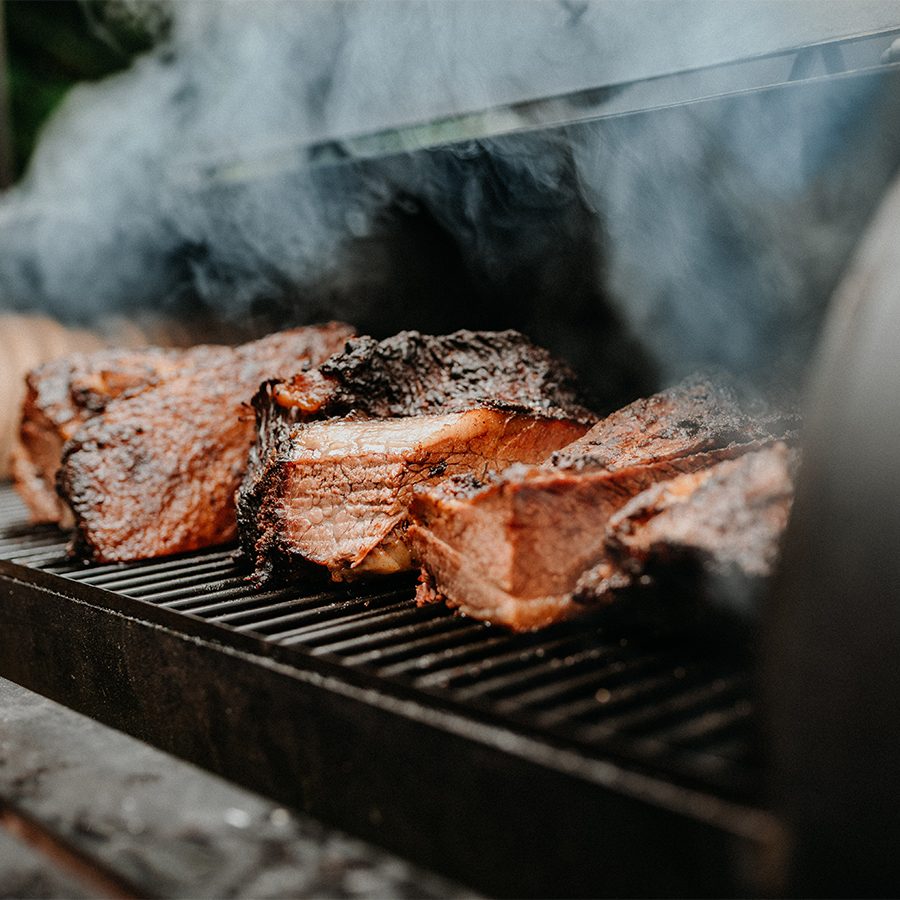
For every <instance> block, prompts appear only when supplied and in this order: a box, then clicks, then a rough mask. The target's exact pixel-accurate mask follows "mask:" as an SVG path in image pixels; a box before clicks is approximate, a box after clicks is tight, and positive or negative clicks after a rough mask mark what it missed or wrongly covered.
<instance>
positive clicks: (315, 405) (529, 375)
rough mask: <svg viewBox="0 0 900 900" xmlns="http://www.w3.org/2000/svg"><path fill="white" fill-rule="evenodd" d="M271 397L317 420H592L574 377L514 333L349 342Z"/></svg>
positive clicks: (408, 335)
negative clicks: (505, 411)
mask: <svg viewBox="0 0 900 900" xmlns="http://www.w3.org/2000/svg"><path fill="white" fill-rule="evenodd" d="M273 396H274V398H275V400H276V401H277V402H278V403H279V404H281V405H283V406H292V405H297V406H299V407H300V408H302V409H303V410H304V411H305V412H306V413H307V417H312V416H314V417H315V418H332V417H338V416H348V415H356V416H367V417H370V418H392V417H397V416H417V415H429V414H433V413H448V412H462V411H464V410H466V409H471V408H472V406H473V405H476V404H477V405H490V404H497V405H498V407H504V408H514V409H521V410H522V411H523V412H530V413H544V414H547V415H557V414H561V415H563V416H565V417H567V418H577V417H584V418H585V420H586V421H588V420H589V421H594V419H595V418H596V417H595V416H593V415H592V414H591V413H590V412H589V411H588V410H586V409H585V408H584V407H583V406H582V405H581V398H580V393H579V390H578V388H577V386H576V379H575V375H574V373H573V372H572V371H571V370H570V369H569V368H568V367H567V366H566V365H564V364H563V363H561V362H560V361H559V360H557V359H554V357H553V356H551V355H550V353H548V352H547V351H546V350H544V349H543V348H542V347H537V346H535V345H534V344H533V343H531V341H529V340H528V338H526V337H525V336H524V335H522V334H520V333H519V332H517V331H498V332H478V331H457V332H454V333H453V334H448V335H437V336H436V335H424V334H420V333H419V332H417V331H401V332H400V333H399V334H397V335H394V336H393V337H390V338H387V339H386V340H383V341H376V340H375V339H374V338H371V337H360V338H354V339H353V340H351V341H348V343H347V346H346V349H345V351H344V352H343V353H340V354H337V355H335V356H333V357H332V358H331V359H329V360H327V361H326V362H325V363H323V364H322V365H321V366H319V368H318V369H317V370H316V371H315V372H311V373H308V374H306V375H303V374H301V375H300V376H298V377H297V378H296V379H294V381H293V382H288V383H286V384H284V385H283V386H278V388H277V389H276V390H274V391H273ZM311 398H312V399H311Z"/></svg>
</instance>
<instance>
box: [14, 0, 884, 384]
mask: <svg viewBox="0 0 900 900" xmlns="http://www.w3.org/2000/svg"><path fill="white" fill-rule="evenodd" d="M811 11H814V12H815V15H810V12H811ZM169 16H170V17H171V22H172V25H171V30H170V32H169V33H168V36H167V37H166V39H165V40H164V41H163V42H162V43H160V45H159V46H158V47H157V48H156V49H155V50H154V51H152V52H150V53H148V54H146V55H145V56H143V57H142V58H140V59H138V60H137V61H136V62H135V64H134V65H133V66H132V68H131V69H130V70H128V71H127V72H125V73H122V74H120V75H116V76H113V77H111V78H109V79H106V80H105V81H103V82H100V83H97V84H92V85H84V86H79V87H77V88H75V89H74V90H72V91H71V93H70V94H69V95H68V96H67V98H66V100H65V101H64V103H63V104H62V107H61V108H60V109H59V110H58V112H57V113H56V114H55V115H54V117H53V119H52V120H51V122H50V123H49V124H48V126H47V127H46V129H45V131H44V133H43V134H42V137H41V140H40V142H39V146H38V148H37V150H36V153H35V155H34V158H33V160H32V162H31V165H30V168H29V170H28V172H27V174H26V176H25V178H24V179H23V181H22V182H21V183H20V184H19V185H18V186H16V187H15V188H14V189H13V190H11V191H10V192H8V193H7V195H6V196H4V197H3V198H2V200H0V306H4V305H5V306H7V307H10V308H15V309H35V308H36V309H40V310H42V311H46V312H50V313H53V314H56V315H58V316H60V317H61V318H63V319H65V320H68V321H82V322H84V321H90V320H91V319H93V318H96V317H98V316H104V315H107V314H109V313H110V312H115V313H117V314H121V313H126V314H127V313H129V312H137V311H139V310H146V309H148V308H149V309H154V310H158V311H163V312H169V313H171V314H173V315H187V314H189V313H190V312H191V311H193V310H196V309H197V308H198V307H199V308H202V309H206V310H212V311H214V312H215V314H216V315H218V316H222V317H226V318H227V317H231V318H233V319H235V320H242V321H247V320H255V319H256V318H259V319H260V321H261V322H263V323H264V324H266V325H273V324H274V325H277V324H280V323H281V322H288V321H302V320H309V319H314V318H321V317H323V316H326V315H334V316H343V317H345V318H348V319H350V320H352V321H355V322H357V323H358V324H359V325H360V327H362V328H365V329H372V330H376V331H377V330H381V331H382V332H383V331H389V330H392V329H396V328H399V327H403V326H419V327H431V328H435V329H438V328H451V327H458V326H462V325H470V326H495V327H496V326H505V325H510V326H516V327H521V328H524V329H526V330H528V331H530V332H531V333H532V334H533V335H534V336H535V337H536V338H538V339H540V340H544V341H545V342H546V343H548V344H549V345H550V346H552V347H553V348H554V349H556V350H558V351H560V352H563V353H565V354H566V355H567V356H569V358H570V359H571V360H572V361H573V362H574V363H575V364H576V365H577V366H578V367H579V368H580V369H581V370H582V371H583V372H588V373H589V374H590V373H593V374H594V380H595V382H596V383H597V384H598V385H599V390H600V392H601V393H604V392H605V394H606V396H608V397H612V396H613V395H615V394H616V392H617V391H618V390H620V389H621V390H624V388H622V386H621V385H622V379H624V378H625V375H624V374H623V375H622V376H621V377H619V376H616V375H614V374H613V375H609V376H608V377H609V379H610V380H611V381H610V383H608V384H607V383H604V378H606V377H607V376H598V375H597V374H596V373H597V372H598V371H600V370H601V369H604V368H605V370H606V371H607V372H608V373H614V372H616V371H618V370H621V372H622V373H626V374H627V373H628V372H630V373H631V374H632V375H633V374H634V370H635V369H640V370H642V371H643V372H644V376H645V378H650V379H652V378H655V377H657V376H658V375H659V376H661V377H664V378H669V377H673V376H675V375H678V374H681V372H682V371H684V370H686V369H687V368H689V367H692V366H694V365H696V364H702V363H705V362H715V363H720V364H724V365H726V366H729V367H732V368H736V369H739V370H744V371H753V370H754V369H756V370H759V369H761V368H764V369H766V370H768V369H772V370H777V371H779V372H784V373H786V374H788V375H791V374H792V367H793V368H794V369H796V367H797V365H799V364H800V363H802V360H803V358H804V354H805V352H806V351H807V349H808V346H809V345H810V344H811V342H812V340H813V339H814V336H815V332H816V328H817V324H818V321H819V318H820V317H821V310H822V308H823V307H824V303H825V300H826V298H827V293H828V290H829V288H830V285H831V284H833V282H834V279H835V278H836V277H837V275H838V273H839V271H840V267H841V265H842V264H843V260H844V259H845V257H846V255H847V254H848V253H849V251H850V249H851V247H852V244H853V241H854V239H855V235H856V234H857V233H858V230H859V228H860V227H861V224H862V222H863V221H864V219H865V217H866V215H867V213H868V210H869V208H870V207H871V204H872V203H873V202H874V199H875V197H876V196H877V193H878V191H879V190H880V189H881V186H882V185H883V183H884V181H885V180H886V178H887V177H888V175H889V174H890V172H891V171H892V169H893V167H894V166H895V165H896V162H897V158H898V153H897V145H896V143H894V142H893V140H892V139H893V136H894V135H893V132H892V131H891V127H890V125H889V124H886V123H888V122H889V120H890V118H891V116H893V118H894V119H896V118H897V115H896V110H894V109H893V107H891V106H890V105H889V104H888V105H885V103H884V102H883V101H882V99H881V98H879V97H872V96H869V94H863V95H854V94H853V92H852V90H845V91H844V92H843V94H841V95H840V96H839V97H838V99H837V100H831V99H827V98H826V97H825V96H824V95H822V96H818V97H817V98H814V99H813V100H812V101H810V100H809V99H808V97H806V96H805V95H804V97H800V95H792V96H791V97H789V98H788V99H785V100H778V101H777V102H774V103H772V102H768V101H767V100H766V99H765V98H759V99H758V100H752V99H751V100H748V101H745V102H744V103H740V102H739V101H738V100H737V99H735V100H734V101H721V102H716V103H710V104H698V105H693V106H690V107H682V108H678V109H673V110H668V111H658V112H653V113H643V114H640V115H638V116H632V117H622V118H621V119H617V120H607V121H605V122H598V123H596V125H585V126H582V127H578V128H570V129H563V130H561V131H558V132H555V133H553V134H538V135H535V134H532V135H529V134H521V135H520V134H512V135H509V136H507V137H498V138H496V139H479V140H475V141H471V142H468V143H465V144H460V145H456V146H454V147H449V148H443V149H433V150H427V151H420V152H417V153H410V154H399V155H395V156H394V157H393V158H390V159H379V160H370V161H367V162H361V163H355V162H352V161H351V162H347V161H346V160H345V161H340V160H332V161H331V162H329V161H327V160H323V159H310V158H309V154H308V152H307V149H306V148H309V147H310V146H313V145H316V144H317V143H321V142H324V141H334V140H336V139H341V138H347V137H352V136H355V135H364V134H366V133H369V132H375V131H379V130H384V129H391V128H395V127H397V126H399V125H405V124H410V123H418V122H425V123H427V122H432V123H434V122H436V121H437V120H440V119H441V118H442V117H447V116H455V115H459V114H460V113H467V112H475V111H479V110H485V109H489V108H493V107H497V106H498V105H502V104H507V103H515V102H521V101H526V100H533V99H535V98H540V97H547V96H552V95H556V94H562V93H565V92H569V91H573V90H579V89H585V88H592V87H597V86H599V85H609V84H616V83H619V82H622V81H626V80H629V79H638V78H645V77H649V76H653V75H657V74H660V73H661V72H664V71H676V70H678V69H682V68H686V67H691V66H696V65H701V64H708V63H714V62H721V61H724V60H728V59H732V58H735V57H737V56H742V55H748V54H752V53H755V52H761V51H763V50H772V49H777V48H778V47H783V46H788V45H790V44H791V43H792V42H793V43H803V42H807V41H811V40H815V39H818V38H822V37H827V36H828V35H829V34H830V33H835V34H841V33H852V32H855V31H863V30H866V29H867V28H872V27H876V26H882V25H884V24H887V23H889V22H891V21H894V20H896V21H900V9H898V4H896V3H884V2H866V0H857V2H849V3H844V2H837V0H834V2H831V3H789V2H776V0H760V2H756V3H748V2H744V3H737V2H727V0H696V2H692V0H679V2H671V3H660V2H646V0H640V2H637V0H635V2H624V0H622V2H615V0H605V2H583V0H561V2H552V3H551V2H548V3H537V2H525V0H495V2H475V0H457V2H437V0H433V2H428V0H422V2H414V0H396V2H391V0H386V2H341V3H328V2H285V0H273V2H265V0H258V2H231V3H225V2H222V3H207V2H202V0H200V2H191V0H184V2H178V3H173V4H171V6H170V7H169ZM817 16H818V17H819V21H817ZM786 74H787V73H786ZM792 98H794V99H792ZM879 104H880V105H879ZM511 115H513V118H514V114H511ZM514 124H515V122H514ZM519 124H522V125H525V124H527V120H525V119H523V120H522V121H521V122H520V123H519ZM429 133H430V134H432V135H433V136H437V135H439V134H440V129H439V126H437V125H433V126H432V131H431V132H428V131H427V129H426V136H427V134H429ZM629 377H630V376H629ZM617 379H618V380H617Z"/></svg>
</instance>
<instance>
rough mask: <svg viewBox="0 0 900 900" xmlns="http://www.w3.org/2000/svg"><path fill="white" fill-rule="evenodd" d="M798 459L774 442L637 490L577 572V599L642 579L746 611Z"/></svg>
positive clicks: (762, 575) (600, 597)
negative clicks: (600, 556)
mask: <svg viewBox="0 0 900 900" xmlns="http://www.w3.org/2000/svg"><path fill="white" fill-rule="evenodd" d="M797 461H798V453H797V451H796V450H792V449H790V448H789V447H788V446H787V445H786V444H784V443H781V442H778V443H775V444H772V445H771V446H769V447H765V448H763V449H761V450H758V451H756V452H753V453H747V454H746V455H744V456H742V457H741V458H740V459H735V460H729V461H727V462H721V463H719V464H717V465H714V466H712V467H710V468H708V469H704V470H702V471H698V472H693V473H691V474H688V475H681V476H679V477H677V478H673V479H672V480H671V481H667V482H665V483H662V484H658V485H654V486H653V487H652V488H650V489H648V490H646V491H644V492H643V493H641V494H638V495H637V496H636V497H634V498H633V499H632V500H630V501H629V502H628V503H627V504H626V505H625V506H624V507H622V509H621V510H619V511H618V512H617V513H616V514H615V515H614V516H612V518H611V519H610V521H609V528H608V531H607V535H606V559H605V560H604V562H603V563H602V564H601V565H600V566H598V567H594V568H593V569H591V570H589V571H588V572H585V573H584V575H582V577H581V579H580V580H579V582H578V586H577V588H576V591H575V597H576V599H577V600H578V601H579V602H582V603H598V602H600V603H603V602H608V601H609V600H610V599H613V598H614V597H615V595H616V592H617V591H618V590H621V589H622V588H623V587H630V586H631V585H633V584H634V583H635V582H636V581H637V580H638V579H639V578H641V579H642V580H643V581H645V582H646V581H647V579H648V578H649V579H653V580H654V581H664V582H665V583H666V584H671V583H672V582H676V581H677V582H681V586H682V587H685V586H689V587H690V590H688V591H687V592H679V593H686V594H687V595H689V596H692V597H696V596H699V595H701V594H702V595H704V597H705V600H706V601H707V602H710V601H712V602H716V603H719V604H728V605H729V606H730V607H731V608H732V611H733V612H736V613H739V614H743V615H746V614H747V613H749V612H750V611H751V607H750V606H748V604H752V601H753V598H754V597H755V596H756V595H757V594H758V589H759V587H760V586H761V583H763V582H764V580H765V579H766V578H768V577H769V576H770V575H771V573H772V569H773V566H774V564H775V561H776V558H777V554H778V546H779V542H780V538H781V535H782V533H783V531H784V528H785V526H786V525H787V519H788V515H789V513H790V509H791V502H792V499H793V473H794V471H795V469H796V466H797Z"/></svg>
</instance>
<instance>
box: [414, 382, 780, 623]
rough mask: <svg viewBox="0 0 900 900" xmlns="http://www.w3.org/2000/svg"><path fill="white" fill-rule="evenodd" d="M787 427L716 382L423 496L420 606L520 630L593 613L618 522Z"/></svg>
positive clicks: (418, 528) (417, 540)
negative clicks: (441, 603)
mask: <svg viewBox="0 0 900 900" xmlns="http://www.w3.org/2000/svg"><path fill="white" fill-rule="evenodd" d="M773 429H774V430H776V431H778V430H783V423H782V422H780V421H777V420H776V419H774V418H771V417H767V416H766V415H765V414H763V413H762V412H761V411H760V410H759V409H756V408H752V407H751V408H748V407H747V406H746V405H745V404H743V403H741V402H740V401H739V399H738V397H737V395H736V394H735V392H734V391H733V390H731V389H730V388H728V387H725V386H723V385H721V384H716V383H713V382H712V381H710V380H709V379H707V378H705V377H693V378H691V379H688V380H686V381H684V382H682V383H681V384H679V385H677V386H676V387H674V388H672V389H670V390H667V391H664V392H662V393H660V394H656V395H654V396H653V397H650V398H648V399H645V400H638V401H636V402H635V403H632V404H631V405H629V406H626V407H625V408H624V409H621V410H619V411H618V412H615V413H613V414H612V415H611V416H609V417H607V418H606V419H604V420H603V421H602V422H599V423H598V424H597V425H595V426H594V428H592V429H591V430H590V431H589V432H588V433H587V434H586V435H585V436H584V437H582V438H581V439H580V440H578V441H575V442H574V443H573V444H571V445H570V446H568V447H566V448H565V449H563V450H561V451H559V452H557V453H555V454H553V456H552V457H551V458H550V459H549V460H548V461H547V462H546V463H544V464H543V465H541V466H531V467H529V466H513V467H511V468H510V469H509V470H507V471H505V472H503V473H502V474H501V475H498V476H493V477H490V478H487V479H477V478H471V477H463V478H457V479H451V480H449V481H446V482H444V483H442V484H439V485H437V486H435V487H432V488H428V489H421V490H418V491H417V492H416V494H415V499H414V501H413V504H412V507H411V514H412V519H413V526H412V527H411V528H410V530H409V538H410V543H411V547H412V551H413V555H414V556H415V557H416V558H418V559H419V561H420V562H421V564H422V567H423V574H422V579H421V584H420V589H419V593H418V597H419V601H420V602H423V603H424V602H432V601H435V600H440V599H445V600H447V602H449V603H450V604H451V605H453V606H457V607H459V608H460V609H461V610H462V611H464V612H466V613H467V614H469V615H472V616H475V617H477V618H481V619H486V620H489V621H492V622H498V623H501V624H504V625H507V626H509V627H511V628H514V629H517V630H528V629H533V628H539V627H542V626H544V625H547V624H550V623H551V622H554V621H558V620H561V619H565V618H568V617H569V616H572V615H575V614H578V613H579V612H580V611H582V610H583V607H580V606H579V605H577V604H576V603H574V601H573V597H572V593H573V591H574V590H575V588H576V585H577V582H578V579H579V577H580V576H581V575H582V573H583V572H584V571H585V570H586V569H588V568H590V567H592V566H595V565H597V564H598V563H599V562H601V561H602V560H603V558H604V553H605V534H606V526H607V523H608V521H609V518H610V516H611V515H612V514H613V513H615V512H616V510H618V509H619V508H620V507H622V506H623V505H624V504H625V503H626V502H627V501H628V500H629V499H630V498H631V497H633V496H635V495H636V494H638V493H640V492H641V491H643V490H645V489H646V488H648V487H650V486H651V485H653V484H655V483H657V482H659V481H663V480H665V479H669V478H672V477H674V476H676V475H679V474H681V473H684V472H693V471H695V470H697V469H703V468H706V467H708V466H710V465H712V464H713V463H715V462H718V461H720V460H723V459H729V458H732V457H735V456H739V455H741V454H743V453H745V452H747V451H748V450H751V449H754V448H757V447H759V446H760V444H761V442H766V441H769V440H771V439H772V438H771V431H772V430H773Z"/></svg>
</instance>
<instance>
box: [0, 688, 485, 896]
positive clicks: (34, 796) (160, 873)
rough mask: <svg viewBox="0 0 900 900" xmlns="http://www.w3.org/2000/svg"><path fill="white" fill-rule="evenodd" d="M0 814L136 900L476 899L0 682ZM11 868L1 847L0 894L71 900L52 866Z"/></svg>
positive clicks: (10, 856)
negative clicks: (23, 823) (59, 845)
mask: <svg viewBox="0 0 900 900" xmlns="http://www.w3.org/2000/svg"><path fill="white" fill-rule="evenodd" d="M0 804H3V805H6V806H8V807H10V808H12V809H13V810H17V811H19V812H20V813H21V814H22V815H24V816H27V817H28V818H29V819H30V820H32V821H34V822H38V823H40V824H41V826H43V827H44V828H46V829H47V830H48V831H49V832H50V833H52V834H54V835H55V836H56V837H58V838H59V839H60V840H62V841H63V842H64V843H65V844H66V845H67V846H68V847H70V848H71V849H72V850H74V851H75V852H76V853H78V854H79V855H80V856H81V857H82V858H86V859H87V860H90V861H95V862H96V864H97V865H98V866H99V867H100V868H102V869H105V870H106V872H108V873H109V874H110V875H111V876H112V877H114V878H117V879H120V880H122V881H123V882H124V883H125V884H127V885H130V886H131V887H132V888H133V889H134V890H135V892H136V893H139V894H153V895H156V896H163V897H176V896H192V897H254V898H267V897H284V896H291V897H298V898H303V897H385V896H391V897H462V896H473V895H472V893H471V892H469V891H467V890H465V889H463V888H460V887H458V886H455V885H452V884H450V883H448V882H446V881H444V880H443V879H440V878H438V877H437V876H434V875H431V874H429V873H425V872H422V871H421V870H418V869H416V868H414V867H413V866H412V865H410V864H409V863H406V862H404V861H402V860H400V859H398V858H397V857H394V856H392V855H390V854H388V853H386V852H383V851H380V850H378V849H376V848H374V847H371V846H369V845H367V844H365V843H363V842H360V841H357V840H355V839H352V838H350V837H348V836H346V835H344V834H342V833H340V832H338V831H335V830H333V829H330V828H326V827H325V826H323V825H321V824H319V823H317V822H315V821H314V820H312V819H310V818H308V817H305V816H302V815H298V814H296V813H294V812H292V811H289V810H287V809H284V808H282V807H280V806H277V805H276V804H274V803H272V802H271V801H269V800H267V799H265V798H263V797H260V796H258V795H256V794H253V793H250V792H248V791H245V790H243V789H241V788H238V787H235V786H234V785H232V784H230V783H228V782H226V781H223V780H222V779H220V778H217V777H215V776H213V775H210V774H208V773H206V772H203V771H202V770H200V769H197V768H196V767H194V766H191V765H188V764H186V763H183V762H181V761H179V760H176V759H174V758H173V757H170V756H168V755H167V754H164V753H162V752H160V751H158V750H155V749H153V748H151V747H149V746H147V745H145V744H143V743H141V742H140V741H137V740H135V739H133V738H130V737H128V736H126V735H123V734H120V733H119V732H115V731H112V730H111V729H108V728H106V727H105V726H102V725H100V724H98V723H96V722H94V721H92V720H91V719H88V718H86V717H84V716H82V715H79V714H77V713H74V712H72V711H71V710H68V709H65V708H64V707H61V706H59V705H58V704H56V703H52V702H51V701H49V700H46V699H45V698H42V697H39V696H38V695H36V694H34V693H32V692H30V691H27V690H25V689H24V688H22V687H19V686H18V685H15V684H12V683H11V682H9V681H5V680H3V679H0ZM0 834H2V833H0ZM8 840H11V838H9V836H7V841H8ZM26 849H28V848H26ZM32 855H33V854H32ZM19 859H20V857H19V856H17V855H16V853H14V852H13V851H12V850H7V851H6V852H4V850H3V846H2V845H0V895H3V891H4V890H5V889H6V888H5V885H7V884H9V885H12V886H14V887H15V885H17V884H21V887H20V888H18V889H19V890H20V892H21V893H23V894H25V895H26V896H66V895H68V894H70V893H71V891H69V890H68V889H67V888H65V886H64V885H62V884H60V885H59V887H58V888H57V887H56V886H55V885H56V883H55V882H54V881H53V880H52V877H51V876H52V874H53V870H52V866H51V864H50V862H49V860H48V863H47V868H46V869H44V870H41V869H37V870H34V869H29V868H28V865H27V863H26V862H19V861H17V860H19ZM25 859H26V856H25V855H24V854H23V855H22V856H21V860H25ZM23 866H24V868H22V867H23ZM29 873H32V875H33V877H34V879H35V881H34V885H35V887H34V890H35V891H37V893H31V894H27V890H28V889H29V888H28V886H29V884H31V882H30V881H29V878H30V877H32V875H29ZM41 878H45V879H46V881H41ZM17 879H19V881H17ZM44 887H46V891H45V892H44V893H40V891H41V890H43V889H44ZM10 895H15V890H14V891H13V893H12V894H9V893H7V894H6V896H10Z"/></svg>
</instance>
